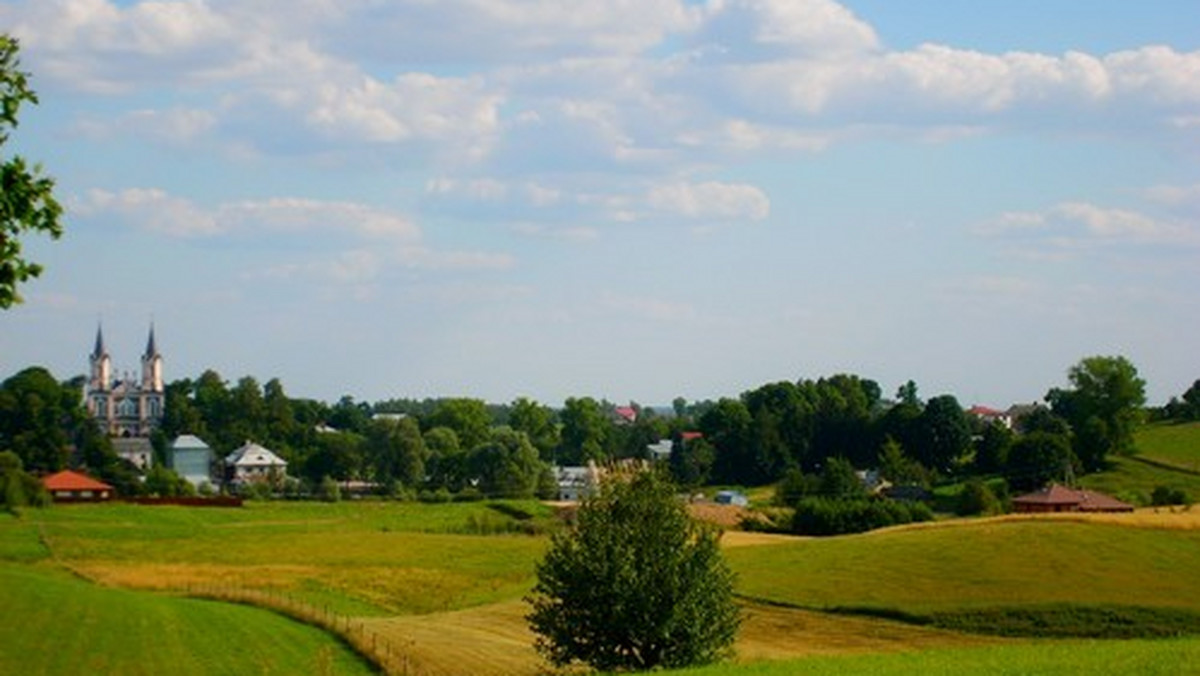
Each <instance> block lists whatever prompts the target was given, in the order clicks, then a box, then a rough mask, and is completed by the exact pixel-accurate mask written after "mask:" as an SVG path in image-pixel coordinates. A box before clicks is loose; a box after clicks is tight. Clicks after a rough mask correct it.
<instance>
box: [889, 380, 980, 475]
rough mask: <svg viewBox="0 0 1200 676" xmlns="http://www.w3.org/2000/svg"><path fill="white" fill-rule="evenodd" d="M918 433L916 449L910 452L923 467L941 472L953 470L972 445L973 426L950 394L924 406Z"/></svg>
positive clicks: (919, 419)
mask: <svg viewBox="0 0 1200 676" xmlns="http://www.w3.org/2000/svg"><path fill="white" fill-rule="evenodd" d="M917 430H918V431H917V442H916V446H915V447H914V448H910V449H908V450H909V451H910V452H912V453H913V455H914V456H915V457H916V458H917V460H918V461H920V462H921V464H923V465H925V466H926V467H929V468H930V469H935V470H937V471H939V472H945V471H948V470H950V469H952V468H953V467H954V465H955V463H956V462H957V461H958V460H959V459H960V458H961V457H962V455H963V453H965V452H966V450H967V448H968V447H969V446H970V444H971V424H970V422H969V421H968V420H967V416H966V414H965V413H964V412H963V410H962V407H961V406H959V405H958V400H957V399H955V398H954V397H953V396H952V395H949V394H943V395H941V396H937V397H934V398H932V399H930V400H929V401H928V402H926V403H925V410H923V411H921V416H920V417H919V418H918V419H917ZM905 448H908V447H907V446H906V447H905Z"/></svg>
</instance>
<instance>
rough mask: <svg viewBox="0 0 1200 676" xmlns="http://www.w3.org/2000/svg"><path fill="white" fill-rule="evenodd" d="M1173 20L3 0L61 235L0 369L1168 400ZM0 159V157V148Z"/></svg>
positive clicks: (1011, 13)
mask: <svg viewBox="0 0 1200 676" xmlns="http://www.w3.org/2000/svg"><path fill="white" fill-rule="evenodd" d="M1197 26H1200V4H1197V3H1195V2H1185V1H1178V2H1169V1H1154V0H1151V1H1148V2H1141V3H1129V2H1117V1H1115V0H1096V1H1094V2H1087V3H1080V2H1075V1H1073V0H1072V1H1068V0H1039V1H1037V2H1034V1H1032V0H1005V1H1003V2H1001V1H994V2H993V1H984V0H971V1H970V2H968V1H965V0H960V1H957V2H956V1H952V0H910V1H907V2H903V3H897V2H892V1H890V0H857V1H855V0H848V1H846V2H842V3H840V4H839V3H836V2H832V0H709V1H706V2H683V1H681V0H637V1H634V0H613V1H610V2H599V1H598V2H589V3H571V2H560V1H552V0H524V1H517V0H443V1H440V2H436V3H430V2H417V1H413V2H382V3H381V2H374V1H369V0H343V1H337V2H333V1H330V0H259V1H258V2H253V3H249V2H232V1H230V2H223V1H220V0H209V1H207V2H157V3H153V2H112V1H110V0H52V1H48V0H28V1H26V2H0V27H3V30H7V31H9V32H11V33H13V34H15V35H17V36H18V37H19V38H20V39H21V41H22V57H23V65H24V67H25V68H26V69H27V70H29V71H31V72H32V73H33V76H34V86H35V87H36V88H37V90H38V91H39V93H40V94H41V97H42V103H41V105H39V106H37V107H36V108H29V109H26V110H24V111H23V114H22V124H21V126H20V128H19V129H18V130H17V133H16V134H15V135H14V137H13V141H12V143H11V146H12V147H13V148H15V149H16V150H19V151H20V152H21V153H23V154H24V155H26V156H28V157H30V158H32V159H35V160H38V161H41V162H42V163H44V164H45V166H46V167H47V169H48V170H49V172H50V173H51V174H53V175H54V176H55V177H56V178H57V180H58V189H59V194H60V196H61V197H62V199H63V200H64V202H65V203H66V204H67V205H68V218H67V234H66V236H65V237H64V238H63V239H62V240H60V241H57V242H49V241H43V240H38V239H30V240H29V241H28V242H27V245H26V247H27V251H28V252H29V254H30V255H31V257H33V258H34V259H35V260H37V261H39V262H42V263H43V264H45V266H46V273H45V274H44V275H43V277H42V278H41V279H39V280H37V281H36V282H34V283H32V284H29V285H28V286H26V287H25V288H24V295H25V296H26V299H27V302H26V303H25V304H24V305H22V306H20V307H19V308H17V309H14V310H10V311H7V312H5V313H3V314H2V315H0V374H9V373H12V372H15V371H16V370H18V369H20V368H23V367H24V366H27V365H30V364H41V365H45V366H47V367H49V368H51V369H52V370H53V371H54V372H55V373H56V375H59V376H60V377H63V378H66V377H69V376H71V375H74V374H77V373H82V372H83V371H85V369H86V366H87V364H86V355H87V352H88V351H89V349H90V347H91V340H92V337H93V334H94V331H95V327H96V323H97V321H102V322H103V326H104V331H105V335H106V338H107V340H108V345H109V349H110V351H111V352H112V353H113V357H114V360H115V363H116V367H117V368H118V369H130V370H132V369H134V368H136V367H137V358H138V355H139V353H140V351H141V349H142V347H143V346H144V344H145V342H144V341H145V335H146V330H147V327H148V325H149V323H150V322H151V320H152V319H153V321H154V323H155V325H156V327H157V333H158V344H159V346H160V348H161V349H162V351H163V352H164V353H165V357H166V371H167V377H168V379H174V378H180V377H195V376H196V375H198V374H199V373H200V372H201V371H202V370H203V369H205V368H214V369H216V370H217V371H218V372H220V373H221V374H222V375H224V376H225V377H226V378H229V379H231V380H232V379H236V378H238V377H240V376H242V375H253V376H255V377H257V378H258V379H260V381H265V380H267V379H269V378H272V377H278V378H280V379H281V380H282V381H283V383H284V385H285V386H286V387H287V389H288V391H289V393H291V394H292V395H293V396H306V397H316V398H321V399H326V400H334V399H336V398H338V397H340V396H341V395H343V394H350V395H353V396H354V397H355V398H357V399H360V400H378V399H384V398H390V397H394V396H397V397H398V396H413V397H424V396H443V395H446V396H449V395H466V396H476V397H482V398H485V399H488V400H492V401H508V400H511V399H513V398H514V397H516V396H530V397H533V398H535V399H538V400H541V401H544V402H546V403H550V404H558V403H561V402H562V400H563V399H564V398H566V397H568V396H579V395H591V396H596V397H605V398H608V399H610V400H613V401H621V402H623V401H629V400H636V401H638V402H641V403H644V404H658V403H666V402H669V401H670V400H671V399H672V398H673V397H675V396H680V395H682V396H685V397H687V398H689V399H703V398H715V397H719V396H725V395H731V396H732V395H736V394H738V393H740V392H742V391H743V390H745V389H748V388H751V387H756V386H757V385H759V384H762V383H765V382H771V381H776V380H784V379H786V380H795V379H798V378H816V377H820V376H825V375H832V374H834V373H838V372H850V373H856V374H859V375H862V376H865V377H870V378H874V379H876V380H877V381H879V382H880V384H881V385H882V386H883V388H884V390H885V391H886V392H893V391H894V390H895V388H896V387H897V386H899V385H900V384H901V383H903V382H904V381H906V380H908V379H910V378H911V379H913V380H915V381H916V382H917V383H918V385H919V386H920V388H921V392H922V394H924V395H926V396H932V395H935V394H939V393H952V394H955V395H956V396H958V397H959V399H960V401H961V402H962V403H963V404H964V405H970V404H974V403H981V404H988V405H993V406H1003V405H1007V404H1009V403H1013V402H1019V401H1022V402H1023V401H1033V400H1037V399H1040V398H1041V397H1042V396H1043V395H1044V394H1045V392H1046V390H1047V389H1049V388H1050V387H1054V386H1061V385H1063V384H1064V382H1065V372H1066V370H1067V368H1068V367H1069V366H1071V365H1072V364H1074V363H1075V362H1077V361H1078V360H1079V359H1081V358H1083V357H1085V356H1089V355H1094V354H1122V355H1125V356H1127V357H1128V358H1130V359H1131V360H1132V361H1133V362H1134V364H1135V365H1136V366H1137V367H1138V368H1139V371H1140V372H1141V374H1142V375H1143V377H1145V378H1146V380H1147V381H1148V384H1149V387H1148V390H1149V395H1150V399H1151V401H1152V402H1162V401H1165V400H1166V399H1167V398H1168V397H1170V396H1172V395H1177V394H1180V393H1182V392H1183V391H1184V390H1185V389H1187V387H1188V386H1189V385H1190V384H1191V383H1192V382H1193V381H1194V380H1195V379H1197V378H1200V352H1198V351H1197V350H1196V349H1195V336H1196V335H1198V334H1200V296H1198V295H1197V289H1200V30H1197ZM9 150H10V148H5V151H6V152H8V151H9Z"/></svg>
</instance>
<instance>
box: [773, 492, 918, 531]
mask: <svg viewBox="0 0 1200 676" xmlns="http://www.w3.org/2000/svg"><path fill="white" fill-rule="evenodd" d="M932 518H933V512H932V511H930V509H929V507H928V506H926V505H925V504H924V503H920V502H898V501H894V500H884V499H878V498H871V499H863V500H839V499H830V498H804V499H803V500H801V501H800V503H799V504H797V505H796V513H795V515H794V516H793V517H792V532H793V533H797V534H800V535H844V534H847V533H863V532H866V531H869V530H874V529H876V528H884V527H886V526H895V525H899V524H905V523H912V522H914V521H929V520H930V519H932Z"/></svg>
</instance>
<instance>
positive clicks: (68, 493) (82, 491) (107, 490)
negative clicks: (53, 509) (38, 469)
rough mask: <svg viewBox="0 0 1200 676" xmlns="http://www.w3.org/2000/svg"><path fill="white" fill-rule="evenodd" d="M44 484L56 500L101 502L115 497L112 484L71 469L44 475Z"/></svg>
mask: <svg viewBox="0 0 1200 676" xmlns="http://www.w3.org/2000/svg"><path fill="white" fill-rule="evenodd" d="M42 485H43V486H45V487H46V490H47V491H48V492H49V493H50V497H51V498H53V499H54V501H55V502H101V501H104V500H111V499H112V497H113V487H112V486H109V485H108V484H106V483H104V482H103V481H97V480H96V479H93V478H92V477H90V476H88V475H86V474H83V473H81V472H72V471H71V470H69V469H64V470H63V471H61V472H57V473H55V474H51V475H49V476H46V477H42Z"/></svg>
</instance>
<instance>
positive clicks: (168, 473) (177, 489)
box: [142, 465, 196, 498]
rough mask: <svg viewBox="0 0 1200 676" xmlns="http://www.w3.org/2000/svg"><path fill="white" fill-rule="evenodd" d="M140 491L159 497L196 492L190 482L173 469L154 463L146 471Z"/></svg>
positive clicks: (193, 493) (186, 494)
mask: <svg viewBox="0 0 1200 676" xmlns="http://www.w3.org/2000/svg"><path fill="white" fill-rule="evenodd" d="M142 491H143V492H144V493H146V494H147V495H155V496H158V497H161V498H170V497H176V496H181V495H182V496H188V495H195V494H196V489H195V488H194V487H193V486H192V484H190V483H188V481H187V479H184V478H183V477H181V476H179V474H177V473H176V472H175V470H171V469H167V468H166V467H165V466H163V465H154V466H153V467H151V468H150V469H149V470H147V471H146V478H145V482H144V483H143V485H142Z"/></svg>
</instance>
